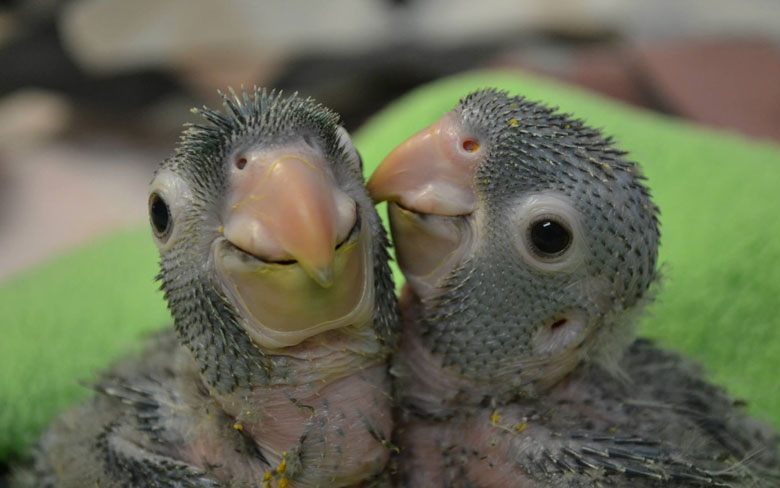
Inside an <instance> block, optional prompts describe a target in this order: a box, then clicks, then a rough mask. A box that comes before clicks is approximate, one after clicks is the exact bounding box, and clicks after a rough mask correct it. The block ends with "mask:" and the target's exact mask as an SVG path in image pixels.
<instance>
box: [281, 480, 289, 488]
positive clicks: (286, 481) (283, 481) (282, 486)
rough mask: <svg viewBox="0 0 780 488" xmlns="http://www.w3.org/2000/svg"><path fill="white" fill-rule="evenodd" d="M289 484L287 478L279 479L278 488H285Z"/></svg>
mask: <svg viewBox="0 0 780 488" xmlns="http://www.w3.org/2000/svg"><path fill="white" fill-rule="evenodd" d="M289 484H290V480H289V479H288V478H280V479H279V488H287V485H289Z"/></svg>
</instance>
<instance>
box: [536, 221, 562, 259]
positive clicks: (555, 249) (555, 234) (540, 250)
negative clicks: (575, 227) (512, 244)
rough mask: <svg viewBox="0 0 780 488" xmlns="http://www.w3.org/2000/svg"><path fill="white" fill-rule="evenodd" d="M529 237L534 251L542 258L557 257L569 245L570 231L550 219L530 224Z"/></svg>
mask: <svg viewBox="0 0 780 488" xmlns="http://www.w3.org/2000/svg"><path fill="white" fill-rule="evenodd" d="M529 237H530V240H531V244H532V246H533V249H534V251H536V253H537V254H539V255H540V256H542V257H555V256H558V255H560V254H562V253H563V252H564V251H565V250H566V249H568V248H569V245H571V231H570V230H569V229H568V227H566V226H565V225H563V224H561V223H560V222H558V221H556V220H553V219H551V218H542V219H540V220H537V221H536V222H534V223H533V224H531V229H530V235H529Z"/></svg>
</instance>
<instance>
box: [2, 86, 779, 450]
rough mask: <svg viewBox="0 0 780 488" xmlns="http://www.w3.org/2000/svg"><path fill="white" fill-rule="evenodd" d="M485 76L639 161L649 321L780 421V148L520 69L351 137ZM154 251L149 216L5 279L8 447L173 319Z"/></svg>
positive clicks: (380, 153) (372, 141) (390, 127)
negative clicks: (646, 200)
mask: <svg viewBox="0 0 780 488" xmlns="http://www.w3.org/2000/svg"><path fill="white" fill-rule="evenodd" d="M489 86H495V87H499V88H503V89H507V90H509V91H510V92H512V93H513V94H524V95H526V96H527V97H528V98H530V99H533V100H542V101H544V102H546V103H549V104H552V105H557V106H560V107H562V109H563V110H564V111H566V112H570V113H574V114H576V115H577V116H578V117H580V118H583V119H585V120H586V121H587V122H588V123H589V124H590V125H593V126H596V127H602V128H604V131H605V132H606V133H608V134H612V135H614V136H615V137H616V139H617V140H618V141H619V146H620V147H621V148H623V149H626V150H629V151H630V152H631V156H630V157H631V159H633V160H635V161H639V162H640V163H641V164H642V165H643V168H644V170H645V174H646V175H647V177H648V179H649V184H650V187H651V188H652V191H653V195H654V197H655V201H656V203H657V204H658V205H659V206H660V208H661V211H662V216H661V222H662V233H663V235H662V247H661V262H662V263H663V268H662V269H663V271H664V275H665V280H664V286H663V288H662V291H661V293H660V295H659V297H658V300H657V302H656V304H654V305H653V306H652V307H651V313H650V314H649V316H648V317H647V318H646V319H645V320H644V322H643V326H642V334H643V335H647V336H651V337H654V338H657V339H658V340H660V341H661V342H662V343H663V344H665V345H668V346H670V347H673V348H675V349H678V350H681V351H684V352H686V353H687V354H689V355H690V356H692V357H694V358H696V359H698V360H700V361H701V362H702V363H704V364H705V366H706V368H707V369H708V370H709V371H710V372H711V377H712V379H713V380H714V381H715V382H717V383H720V384H722V385H725V386H726V387H727V389H728V390H729V392H731V393H732V394H733V395H735V396H737V397H742V398H746V399H748V400H749V402H750V410H751V411H752V412H753V413H754V414H756V415H757V416H759V417H760V418H763V419H765V420H768V421H770V422H773V423H775V424H776V425H780V386H779V385H780V382H779V381H778V379H777V370H778V365H780V362H779V361H778V359H777V358H778V357H780V317H779V314H780V310H778V309H779V308H780V307H778V304H779V303H780V298H778V297H780V218H778V216H777V215H776V214H777V212H778V210H780V147H778V146H777V145H773V144H768V143H758V142H752V141H748V140H746V139H744V138H742V137H739V136H736V135H733V134H729V133H725V132H719V131H713V130H708V129H702V128H700V127H696V126H693V125H691V124H686V123H683V122H680V121H678V120H674V119H670V118H668V117H663V116H660V115H657V114H653V113H648V112H645V111H640V110H637V109H633V108H630V107H627V106H624V105H621V104H619V103H617V102H613V101H609V100H606V99H604V98H601V97H598V96H595V95H593V94H589V93H585V92H582V91H579V90H576V89H573V88H571V87H566V86H561V85H559V84H556V83H553V82H551V81H549V80H543V79H538V78H533V77H530V76H528V75H525V74H521V73H510V72H503V73H502V72H477V73H470V74H465V75H462V76H458V77H454V78H449V79H445V80H442V81H439V82H436V83H433V84H430V85H427V86H425V87H423V88H420V89H418V90H416V91H414V92H413V93H411V94H409V95H407V96H406V97H404V98H402V99H401V100H399V101H397V102H395V103H393V104H392V105H391V106H390V107H388V108H387V109H386V110H384V111H383V112H381V113H380V114H379V115H377V116H376V117H374V118H373V119H372V120H370V121H369V122H368V123H367V124H366V125H365V126H364V127H363V128H362V129H361V130H360V132H359V133H358V134H356V136H355V141H356V144H357V146H358V149H359V150H360V151H361V153H362V155H363V159H364V161H365V163H366V173H367V174H370V172H371V171H372V170H373V169H374V168H375V167H376V166H377V165H378V164H379V162H380V161H381V159H382V158H383V157H384V156H385V155H386V154H387V153H388V152H389V151H390V150H391V149H392V148H393V147H394V146H395V145H397V144H398V143H400V142H401V141H403V140H404V139H405V138H406V137H408V136H409V135H411V134H412V133H414V132H416V131H417V130H419V129H421V128H423V127H424V126H426V125H428V124H429V123H431V122H432V121H433V120H435V119H436V118H438V117H439V116H441V115H442V114H443V113H445V112H446V111H448V110H449V109H450V108H452V107H453V106H454V105H455V104H456V103H457V100H458V98H459V97H461V96H463V95H465V94H466V93H468V92H469V91H471V90H474V89H476V88H481V87H489ZM139 198H145V195H139ZM380 212H381V213H383V214H384V210H383V209H382V210H380ZM156 263H157V255H156V249H155V248H154V245H153V244H152V241H151V237H150V236H149V231H148V230H147V228H146V227H143V228H141V229H138V230H135V231H132V232H125V233H121V234H118V235H114V236H110V237H109V238H106V239H104V240H102V241H100V242H99V243H96V244H94V245H92V246H90V247H88V248H85V249H82V250H79V251H76V252H73V253H71V254H69V255H67V256H63V257H61V258H59V259H57V260H55V261H53V262H50V263H47V264H45V265H42V266H40V267H38V268H37V269H35V270H33V271H30V272H28V273H25V274H23V275H21V276H18V277H17V278H15V279H13V280H11V281H10V282H7V283H5V284H3V285H1V286H0V327H1V329H0V330H1V331H2V335H0V459H2V458H4V457H7V456H8V455H11V454H15V453H18V452H20V451H21V450H23V449H25V448H26V446H27V445H29V443H30V442H31V441H33V440H34V439H35V438H36V437H37V436H38V435H40V433H41V431H42V430H43V429H44V428H45V426H46V424H47V423H48V422H49V421H50V420H51V418H52V416H53V415H55V414H56V412H57V411H59V410H61V409H63V408H64V407H66V406H67V405H70V404H73V403H74V402H77V401H79V400H80V399H82V398H83V397H84V396H86V395H88V394H89V391H88V390H87V389H86V388H84V387H83V386H80V385H79V381H80V380H86V381H88V380H90V379H92V378H94V372H95V371H96V370H98V369H99V368H101V367H103V366H105V365H106V364H108V363H109V362H110V361H112V360H113V359H114V358H116V357H117V356H118V355H120V354H122V353H126V352H128V351H130V350H132V348H133V346H134V345H137V344H138V339H139V338H140V337H142V336H143V335H144V334H146V333H148V331H150V330H152V329H155V328H158V327H161V326H164V325H165V324H166V323H167V322H168V321H169V318H168V313H167V311H166V309H165V306H164V304H163V302H162V298H161V294H160V293H159V292H158V291H157V285H156V284H155V282H154V280H153V277H154V275H155V273H156ZM396 277H397V278H398V275H396Z"/></svg>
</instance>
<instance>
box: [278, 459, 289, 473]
mask: <svg viewBox="0 0 780 488" xmlns="http://www.w3.org/2000/svg"><path fill="white" fill-rule="evenodd" d="M286 470H287V460H286V459H282V462H281V463H279V466H277V467H276V472H277V473H279V474H282V473H284V472H285V471H286Z"/></svg>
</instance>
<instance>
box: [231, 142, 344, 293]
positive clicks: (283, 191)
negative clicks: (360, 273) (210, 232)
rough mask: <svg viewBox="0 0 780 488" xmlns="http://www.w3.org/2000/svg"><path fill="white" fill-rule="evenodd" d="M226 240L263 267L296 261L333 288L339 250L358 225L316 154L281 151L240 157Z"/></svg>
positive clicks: (233, 180)
mask: <svg viewBox="0 0 780 488" xmlns="http://www.w3.org/2000/svg"><path fill="white" fill-rule="evenodd" d="M230 184H231V188H230V192H229V195H228V200H227V206H226V215H225V218H224V230H223V233H224V236H225V238H227V239H228V240H229V241H230V242H231V243H232V244H233V245H234V246H236V247H238V248H240V249H241V250H243V251H244V252H247V253H249V254H252V255H254V256H256V257H258V258H260V259H262V260H264V261H291V260H294V261H298V263H299V264H300V266H301V267H302V268H303V269H304V270H305V271H306V273H307V274H308V275H309V276H310V277H311V278H312V279H314V280H315V281H316V282H317V283H319V284H320V286H323V287H326V288H327V287H330V286H331V285H332V284H333V259H334V253H335V247H336V245H337V244H338V243H339V242H341V241H342V240H343V239H345V238H346V236H347V235H348V234H349V232H350V230H351V229H352V227H353V226H354V224H355V221H356V218H357V213H356V208H355V202H354V201H353V200H352V199H351V198H349V197H348V196H347V195H346V194H345V193H344V192H343V191H341V190H340V189H339V188H338V187H337V186H336V183H335V181H333V177H332V176H331V175H330V173H329V172H328V171H327V170H326V166H325V162H324V161H323V160H322V157H321V156H320V155H318V154H317V153H315V152H314V151H313V150H308V149H305V148H299V147H295V146H293V147H282V148H275V149H273V150H270V151H268V150H250V151H247V152H244V153H241V154H239V155H237V156H236V163H235V165H234V167H233V169H232V171H231V175H230Z"/></svg>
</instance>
